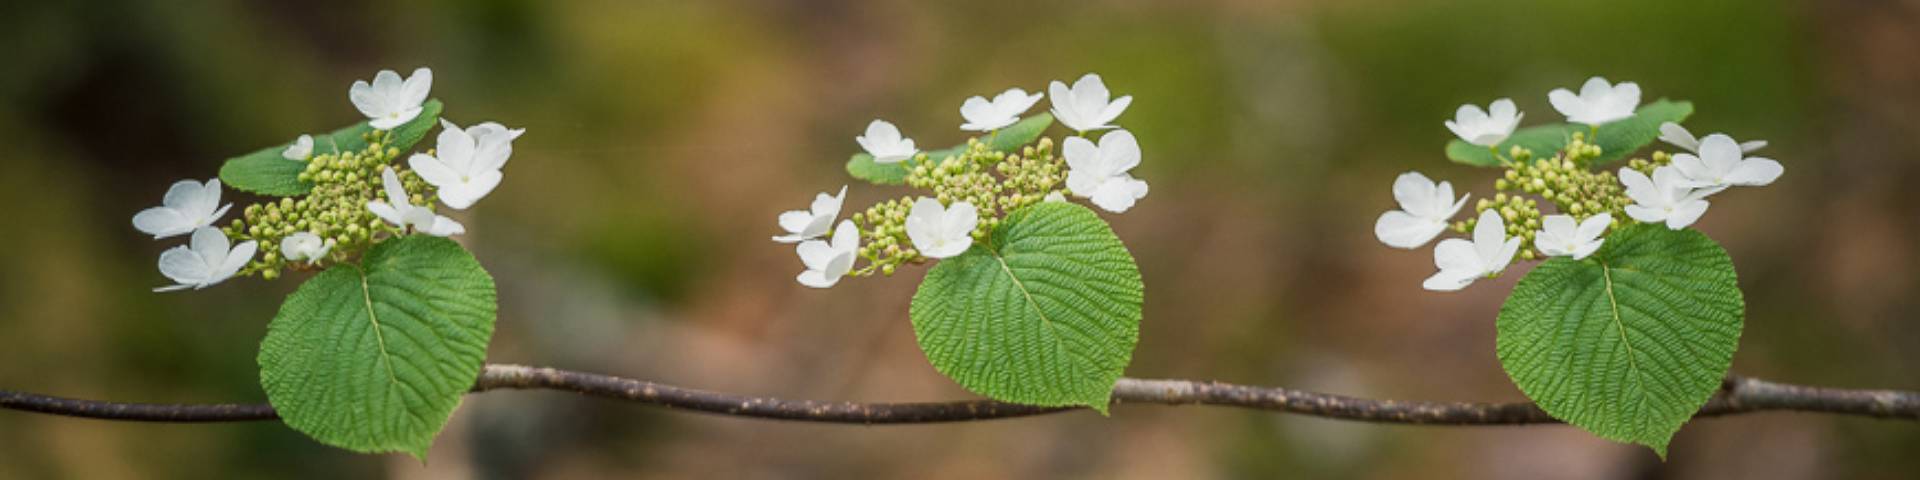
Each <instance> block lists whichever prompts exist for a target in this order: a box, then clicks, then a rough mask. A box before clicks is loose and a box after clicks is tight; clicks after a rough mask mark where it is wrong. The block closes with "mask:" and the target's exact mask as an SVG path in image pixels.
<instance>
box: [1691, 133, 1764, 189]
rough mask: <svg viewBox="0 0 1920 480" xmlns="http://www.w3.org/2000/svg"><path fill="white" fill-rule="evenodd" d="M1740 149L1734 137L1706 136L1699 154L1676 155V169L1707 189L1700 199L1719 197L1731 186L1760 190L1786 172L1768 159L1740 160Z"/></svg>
mask: <svg viewBox="0 0 1920 480" xmlns="http://www.w3.org/2000/svg"><path fill="white" fill-rule="evenodd" d="M1740 152H1741V147H1740V145H1739V144H1737V143H1734V141H1733V137H1729V136H1726V135H1722V134H1718V133H1716V134H1712V135H1707V138H1705V139H1702V140H1701V141H1700V153H1699V154H1698V155H1695V154H1691V153H1676V154H1673V168H1675V169H1677V170H1679V171H1680V174H1681V175H1682V176H1685V177H1686V179H1687V180H1688V181H1690V182H1692V183H1693V184H1694V186H1695V187H1700V188H1704V189H1706V190H1705V191H1704V192H1703V193H1702V194H1701V196H1706V195H1712V194H1715V193H1719V192H1720V191H1721V190H1726V189H1727V187H1732V186H1752V187H1757V186H1761V185H1766V184H1770V183H1773V181H1774V179H1777V178H1780V174H1781V173H1783V172H1785V170H1786V169H1785V168H1784V167H1781V166H1780V162H1776V161H1773V160H1772V159H1768V158H1760V157H1746V158H1742V157H1741V154H1740Z"/></svg>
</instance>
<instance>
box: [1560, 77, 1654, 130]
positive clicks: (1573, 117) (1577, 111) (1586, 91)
mask: <svg viewBox="0 0 1920 480" xmlns="http://www.w3.org/2000/svg"><path fill="white" fill-rule="evenodd" d="M1547 102H1549V103H1552V104H1553V109H1554V110H1559V111H1560V114H1561V115H1566V116H1567V121H1569V122H1573V123H1584V124H1587V125H1592V126H1596V127H1597V126H1600V125H1601V124H1604V123H1607V122H1611V121H1614V120H1619V119H1623V118H1627V117H1631V116H1633V109H1634V108H1635V107H1639V106H1640V85H1639V84H1637V83H1633V82H1620V83H1619V84H1608V83H1607V79H1606V78H1602V77H1593V78H1589V79H1587V83H1586V84H1585V85H1581V86H1580V94H1579V95H1574V94H1573V92H1571V91H1568V90H1567V89H1564V88H1556V89H1553V91H1551V92H1547Z"/></svg>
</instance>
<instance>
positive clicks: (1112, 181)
mask: <svg viewBox="0 0 1920 480" xmlns="http://www.w3.org/2000/svg"><path fill="white" fill-rule="evenodd" d="M1062 153H1063V154H1065V156H1066V157H1067V190H1068V191H1070V192H1073V196H1076V197H1080V198H1090V199H1092V200H1093V204H1094V205H1098V206H1099V207H1100V208H1102V209H1105V210H1107V211H1109V212H1113V213H1125V212H1126V211H1127V209H1129V208H1133V204H1134V201H1136V200H1139V199H1141V198H1144V197H1146V196H1147V182H1145V181H1143V180H1138V179H1135V178H1133V175H1132V174H1129V173H1127V172H1128V171H1129V170H1133V167H1136V166H1139V165H1140V142H1139V141H1138V140H1135V139H1134V138H1133V133H1132V132H1128V131H1126V130H1114V131H1111V132H1107V134H1106V135H1101V136H1100V145H1099V146H1094V144H1093V142H1091V141H1088V140H1087V139H1085V138H1080V137H1067V140H1066V143H1065V144H1064V145H1063V146H1062Z"/></svg>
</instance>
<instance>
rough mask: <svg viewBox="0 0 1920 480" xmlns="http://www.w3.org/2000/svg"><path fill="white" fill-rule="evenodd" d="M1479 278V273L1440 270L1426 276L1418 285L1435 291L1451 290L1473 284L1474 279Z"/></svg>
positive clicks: (1457, 289)
mask: <svg viewBox="0 0 1920 480" xmlns="http://www.w3.org/2000/svg"><path fill="white" fill-rule="evenodd" d="M1479 279H1480V275H1476V274H1471V273H1468V272H1464V271H1457V270H1441V271H1439V272H1437V273H1434V274H1433V276H1431V277H1427V280H1426V281H1425V282H1422V283H1421V284H1420V287H1421V288H1425V289H1427V290H1432V291H1435V292H1453V291H1459V290H1460V289H1463V288H1467V286H1468V285H1472V284H1473V281H1474V280H1479Z"/></svg>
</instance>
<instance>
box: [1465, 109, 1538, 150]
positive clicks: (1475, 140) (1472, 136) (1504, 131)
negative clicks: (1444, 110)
mask: <svg viewBox="0 0 1920 480" xmlns="http://www.w3.org/2000/svg"><path fill="white" fill-rule="evenodd" d="M1525 116H1526V114H1524V113H1520V110H1519V109H1517V108H1515V107H1514V106H1513V99H1511V98H1502V99H1499V100H1494V101H1493V104H1491V105H1487V109H1486V110H1481V109H1480V106H1479V105H1474V104H1471V103H1469V104H1466V105H1461V106H1460V109H1459V110H1455V111H1454V112H1453V120H1449V121H1447V122H1446V124H1447V129H1448V130H1452V131H1453V134H1454V135H1459V136H1460V139H1461V140H1464V141H1466V142H1467V143H1471V144H1474V145H1479V146H1482V147H1491V146H1494V145H1499V144H1500V142H1504V141H1506V140H1507V136H1509V135H1513V129H1514V128H1515V127H1519V126H1520V118H1521V117H1525Z"/></svg>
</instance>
